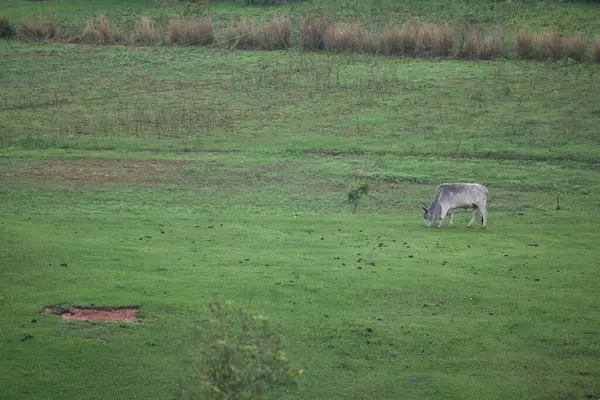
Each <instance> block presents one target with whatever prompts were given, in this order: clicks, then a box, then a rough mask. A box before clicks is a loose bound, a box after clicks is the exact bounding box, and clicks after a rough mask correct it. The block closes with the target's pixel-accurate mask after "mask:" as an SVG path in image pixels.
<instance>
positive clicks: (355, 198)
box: [345, 180, 369, 214]
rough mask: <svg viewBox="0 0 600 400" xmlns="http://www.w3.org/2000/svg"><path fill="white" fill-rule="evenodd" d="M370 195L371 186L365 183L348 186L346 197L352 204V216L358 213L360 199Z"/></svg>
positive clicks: (358, 182)
mask: <svg viewBox="0 0 600 400" xmlns="http://www.w3.org/2000/svg"><path fill="white" fill-rule="evenodd" d="M368 193H369V185H368V184H367V183H365V182H360V180H358V181H357V182H356V183H353V184H352V185H350V186H348V189H347V190H346V193H345V197H346V201H347V202H348V203H350V205H351V210H352V214H354V213H356V209H357V208H358V204H359V203H360V199H361V198H362V197H363V196H366V195H367V194H368Z"/></svg>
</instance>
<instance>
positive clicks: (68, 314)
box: [43, 307, 139, 322]
mask: <svg viewBox="0 0 600 400" xmlns="http://www.w3.org/2000/svg"><path fill="white" fill-rule="evenodd" d="M138 311H139V308H138V307H127V308H84V307H71V308H60V307H46V308H44V311H43V312H44V314H54V315H60V317H61V318H62V319H71V320H76V321H110V322H137V321H139V319H137V318H136V317H135V314H136V313H137V312H138Z"/></svg>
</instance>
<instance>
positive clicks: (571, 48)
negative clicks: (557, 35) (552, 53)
mask: <svg viewBox="0 0 600 400" xmlns="http://www.w3.org/2000/svg"><path fill="white" fill-rule="evenodd" d="M587 43H588V35H587V34H583V35H573V36H565V37H563V46H564V55H565V56H566V57H569V58H572V59H574V60H577V61H581V60H583V59H584V58H585V52H586V50H587Z"/></svg>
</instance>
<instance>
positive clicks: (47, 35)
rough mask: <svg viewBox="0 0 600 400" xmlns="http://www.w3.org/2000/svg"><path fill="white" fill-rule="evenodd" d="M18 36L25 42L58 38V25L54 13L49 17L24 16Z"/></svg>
mask: <svg viewBox="0 0 600 400" xmlns="http://www.w3.org/2000/svg"><path fill="white" fill-rule="evenodd" d="M17 32H18V35H19V38H20V39H23V40H47V39H54V38H55V37H57V36H58V23H57V22H56V18H55V17H54V16H53V15H52V13H48V15H47V16H45V17H44V16H35V15H34V16H24V17H23V18H22V19H21V26H20V27H19V28H18V31H17Z"/></svg>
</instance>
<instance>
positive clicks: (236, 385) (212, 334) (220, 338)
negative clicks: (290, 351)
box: [176, 302, 303, 400]
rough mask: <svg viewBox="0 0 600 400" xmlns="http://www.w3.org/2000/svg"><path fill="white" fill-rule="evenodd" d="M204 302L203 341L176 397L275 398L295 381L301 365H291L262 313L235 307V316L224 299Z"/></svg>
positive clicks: (300, 372) (292, 385)
mask: <svg viewBox="0 0 600 400" xmlns="http://www.w3.org/2000/svg"><path fill="white" fill-rule="evenodd" d="M208 308H209V310H210V312H211V314H212V319H211V320H210V321H209V322H208V324H207V325H208V326H207V327H206V329H207V330H208V339H207V341H208V343H203V344H202V345H201V346H200V354H199V356H198V358H197V359H196V360H195V361H192V362H191V363H190V366H189V368H188V370H187V371H186V375H185V376H184V378H183V379H182V383H181V384H180V385H179V387H178V390H177V391H176V395H177V396H178V398H180V399H206V400H208V399H215V400H218V399H233V400H250V399H257V398H279V395H280V394H281V393H282V392H284V391H285V390H287V389H290V388H295V387H296V385H297V381H296V378H297V377H298V376H300V375H302V373H303V370H298V369H294V368H292V367H291V364H290V362H289V361H288V359H287V357H286V354H285V351H284V350H285V348H284V345H283V341H282V338H281V337H280V336H279V335H278V334H276V333H275V332H274V331H273V328H272V327H271V325H270V323H269V321H268V319H267V318H266V317H264V316H262V315H249V314H248V313H246V312H240V313H239V318H236V316H235V315H234V314H233V313H234V312H235V311H234V310H233V309H232V306H231V303H230V302H213V303H210V304H208ZM236 314H237V313H236ZM236 325H237V326H236Z"/></svg>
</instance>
